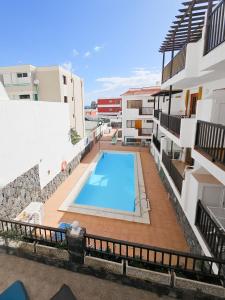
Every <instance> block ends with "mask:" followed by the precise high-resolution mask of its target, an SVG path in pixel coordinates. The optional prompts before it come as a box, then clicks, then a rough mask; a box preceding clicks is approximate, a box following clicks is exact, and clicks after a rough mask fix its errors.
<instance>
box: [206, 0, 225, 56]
mask: <svg viewBox="0 0 225 300" xmlns="http://www.w3.org/2000/svg"><path fill="white" fill-rule="evenodd" d="M224 41H225V0H222V1H221V2H220V3H219V5H218V6H217V7H216V8H215V9H214V10H213V11H212V13H211V15H210V16H209V21H208V27H207V32H206V41H205V42H206V45H205V54H207V53H209V52H210V51H211V50H213V49H215V48H216V47H217V46H219V45H220V44H221V43H223V42H224Z"/></svg>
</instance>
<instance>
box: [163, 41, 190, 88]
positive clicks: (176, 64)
mask: <svg viewBox="0 0 225 300" xmlns="http://www.w3.org/2000/svg"><path fill="white" fill-rule="evenodd" d="M185 63H186V46H184V47H183V48H182V49H181V50H180V51H179V52H178V53H177V54H176V55H175V56H174V58H173V59H172V60H171V61H170V62H169V63H168V64H167V65H166V66H165V67H164V69H163V74H162V83H164V82H166V81H167V80H169V79H170V78H172V77H173V76H174V75H176V74H178V73H179V72H180V71H182V70H183V69H184V68H185Z"/></svg>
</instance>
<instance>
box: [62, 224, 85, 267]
mask: <svg viewBox="0 0 225 300" xmlns="http://www.w3.org/2000/svg"><path fill="white" fill-rule="evenodd" d="M85 234H86V229H85V228H81V231H80V233H79V234H78V235H74V234H72V233H71V232H69V233H68V234H67V242H68V252H69V254H70V261H71V262H72V263H77V264H80V265H82V264H84V256H85V243H86V241H85Z"/></svg>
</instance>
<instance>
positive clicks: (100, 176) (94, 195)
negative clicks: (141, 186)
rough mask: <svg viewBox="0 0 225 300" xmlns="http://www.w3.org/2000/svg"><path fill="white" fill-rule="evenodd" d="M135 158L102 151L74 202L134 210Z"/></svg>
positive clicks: (121, 209)
mask: <svg viewBox="0 0 225 300" xmlns="http://www.w3.org/2000/svg"><path fill="white" fill-rule="evenodd" d="M135 197H136V189H135V155H134V154H132V153H115V152H103V153H102V155H101V157H100V159H99V160H98V162H97V165H96V167H95V169H94V170H93V171H92V173H91V175H90V176H89V178H88V179H87V181H86V183H85V184H84V186H83V187H82V189H81V191H80V193H79V194H78V196H77V197H76V198H75V199H74V201H73V203H74V204H78V205H88V206H94V207H101V208H110V209H115V210H119V211H127V212H134V211H135Z"/></svg>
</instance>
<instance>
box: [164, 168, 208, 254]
mask: <svg viewBox="0 0 225 300" xmlns="http://www.w3.org/2000/svg"><path fill="white" fill-rule="evenodd" d="M159 176H160V178H161V180H162V182H163V184H164V186H165V188H166V190H167V192H168V193H169V195H170V197H169V198H170V200H171V203H172V205H173V207H174V209H175V211H176V216H177V220H178V222H179V223H180V225H181V227H182V229H183V233H184V236H185V239H186V241H187V243H188V245H189V247H190V251H191V253H194V254H199V255H201V254H202V253H203V251H202V248H201V246H200V244H199V242H198V240H197V238H196V236H195V234H194V232H193V230H192V228H191V225H190V224H189V222H188V220H187V218H186V216H185V214H184V212H183V209H182V207H181V205H180V203H179V201H178V199H177V197H176V195H175V194H174V192H173V189H172V188H171V186H170V183H169V181H168V179H167V177H166V175H165V173H164V171H163V169H162V168H160V171H159Z"/></svg>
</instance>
